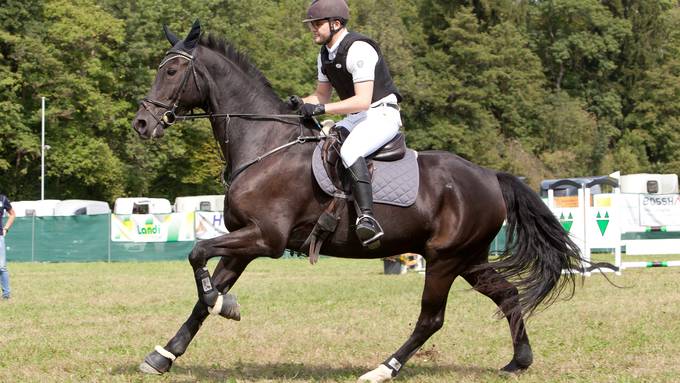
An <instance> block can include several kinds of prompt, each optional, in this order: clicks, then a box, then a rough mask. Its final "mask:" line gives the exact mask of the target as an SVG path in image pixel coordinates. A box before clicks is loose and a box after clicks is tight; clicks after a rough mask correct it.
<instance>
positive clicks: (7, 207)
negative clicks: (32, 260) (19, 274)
mask: <svg viewBox="0 0 680 383" xmlns="http://www.w3.org/2000/svg"><path fill="white" fill-rule="evenodd" d="M5 212H7V214H8V215H9V218H8V219H7V223H4V224H3V217H4V215H5ZM15 217H16V214H14V209H12V203H11V202H10V200H9V198H7V196H6V195H4V194H0V227H1V228H2V230H0V283H1V284H2V299H3V300H7V299H9V298H10V289H9V271H7V255H6V253H5V237H6V236H7V233H8V232H9V229H10V228H11V227H12V225H13V224H14V218H15Z"/></svg>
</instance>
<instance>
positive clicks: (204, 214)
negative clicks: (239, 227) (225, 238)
mask: <svg viewBox="0 0 680 383" xmlns="http://www.w3.org/2000/svg"><path fill="white" fill-rule="evenodd" d="M195 232H196V239H210V238H215V237H219V236H220V235H223V234H227V233H228V232H229V231H227V229H226V228H225V227H224V214H222V212H220V211H197V212H196V230H195Z"/></svg>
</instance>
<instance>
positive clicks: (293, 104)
mask: <svg viewBox="0 0 680 383" xmlns="http://www.w3.org/2000/svg"><path fill="white" fill-rule="evenodd" d="M284 102H285V103H286V106H288V109H290V110H298V109H300V106H302V104H304V103H305V102H304V101H302V98H301V97H300V96H298V95H292V96H290V97H288V98H287V99H286V101H284Z"/></svg>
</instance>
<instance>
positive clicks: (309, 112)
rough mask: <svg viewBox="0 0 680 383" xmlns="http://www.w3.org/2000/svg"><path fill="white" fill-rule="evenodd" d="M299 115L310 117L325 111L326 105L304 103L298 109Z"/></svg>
mask: <svg viewBox="0 0 680 383" xmlns="http://www.w3.org/2000/svg"><path fill="white" fill-rule="evenodd" d="M298 113H300V115H301V116H303V117H306V118H310V117H312V116H318V115H320V114H325V113H326V106H324V104H304V105H302V107H301V108H300V110H299V111H298Z"/></svg>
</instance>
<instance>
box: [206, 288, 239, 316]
mask: <svg viewBox="0 0 680 383" xmlns="http://www.w3.org/2000/svg"><path fill="white" fill-rule="evenodd" d="M208 312H209V313H210V314H214V315H219V316H221V317H223V318H227V319H233V320H235V321H240V320H241V305H239V304H238V301H237V300H236V296H235V295H232V294H224V295H222V294H220V295H219V296H218V297H217V299H216V301H215V305H214V306H213V307H208Z"/></svg>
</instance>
